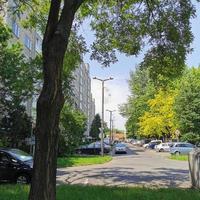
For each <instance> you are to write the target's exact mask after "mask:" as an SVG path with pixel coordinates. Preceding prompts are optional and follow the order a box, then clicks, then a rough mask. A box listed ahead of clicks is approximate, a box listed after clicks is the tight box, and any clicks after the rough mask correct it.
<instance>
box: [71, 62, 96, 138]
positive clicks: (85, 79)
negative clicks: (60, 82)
mask: <svg viewBox="0 0 200 200" xmlns="http://www.w3.org/2000/svg"><path fill="white" fill-rule="evenodd" d="M72 85H73V89H72V90H73V99H74V106H75V108H77V109H79V110H81V111H82V112H83V113H84V114H85V115H86V117H87V130H86V132H85V136H86V137H88V136H89V132H90V127H91V124H92V121H93V119H94V116H95V101H94V99H93V98H92V93H91V78H90V67H89V65H88V64H85V63H82V64H80V66H79V67H78V68H77V69H76V70H75V71H74V80H73V84H72Z"/></svg>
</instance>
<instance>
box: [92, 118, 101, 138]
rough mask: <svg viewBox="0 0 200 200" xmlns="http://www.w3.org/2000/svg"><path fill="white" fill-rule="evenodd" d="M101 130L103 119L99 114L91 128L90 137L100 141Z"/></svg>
mask: <svg viewBox="0 0 200 200" xmlns="http://www.w3.org/2000/svg"><path fill="white" fill-rule="evenodd" d="M100 129H101V118H100V115H99V114H96V115H95V117H94V119H93V121H92V125H91V128H90V136H91V137H92V138H94V139H95V140H98V139H99V134H100Z"/></svg>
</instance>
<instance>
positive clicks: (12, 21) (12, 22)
mask: <svg viewBox="0 0 200 200" xmlns="http://www.w3.org/2000/svg"><path fill="white" fill-rule="evenodd" d="M14 6H15V3H14V2H13V1H12V0H8V1H7V3H5V9H4V12H3V13H2V16H3V19H4V21H5V23H6V24H7V25H8V26H9V27H10V28H11V30H12V32H13V38H12V39H11V43H15V42H20V43H21V44H22V45H23V54H24V56H25V58H26V59H27V60H28V59H31V58H35V56H36V55H37V54H38V53H41V49H42V48H41V47H42V38H41V36H40V34H39V33H38V32H37V31H36V30H35V29H25V28H23V26H22V25H21V20H22V19H24V18H25V17H26V15H25V14H21V15H20V17H18V16H15V15H13V13H12V8H13V7H14ZM33 101H34V100H33V99H32V98H31V99H29V100H28V101H27V102H25V103H24V104H25V106H26V110H27V114H28V115H29V116H32V104H33Z"/></svg>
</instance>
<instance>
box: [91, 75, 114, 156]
mask: <svg viewBox="0 0 200 200" xmlns="http://www.w3.org/2000/svg"><path fill="white" fill-rule="evenodd" d="M93 79H95V80H98V81H101V83H102V116H101V118H102V119H101V155H102V156H103V155H104V145H103V143H104V141H103V140H104V138H103V130H104V82H105V81H110V80H113V78H112V77H110V78H107V79H100V78H97V77H94V78H93Z"/></svg>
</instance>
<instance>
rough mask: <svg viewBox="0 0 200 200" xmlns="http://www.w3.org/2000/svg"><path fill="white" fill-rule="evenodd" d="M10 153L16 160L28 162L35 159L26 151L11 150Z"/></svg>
mask: <svg viewBox="0 0 200 200" xmlns="http://www.w3.org/2000/svg"><path fill="white" fill-rule="evenodd" d="M9 153H10V154H11V155H12V156H13V157H14V158H16V159H18V160H20V161H23V162H26V161H30V160H32V159H33V157H32V156H31V155H29V154H27V153H26V152H24V151H21V150H19V149H11V150H9Z"/></svg>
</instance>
